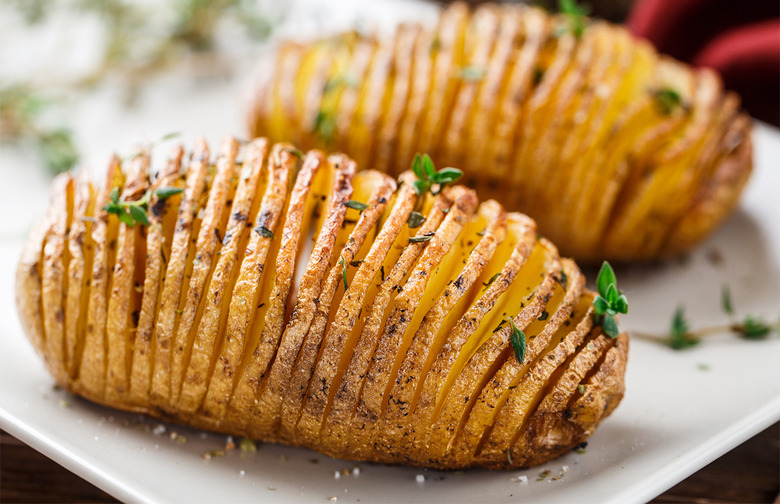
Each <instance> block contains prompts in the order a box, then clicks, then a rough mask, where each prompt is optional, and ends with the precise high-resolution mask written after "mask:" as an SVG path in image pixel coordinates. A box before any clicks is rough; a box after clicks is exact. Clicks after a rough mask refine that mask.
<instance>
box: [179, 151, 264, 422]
mask: <svg viewBox="0 0 780 504" xmlns="http://www.w3.org/2000/svg"><path fill="white" fill-rule="evenodd" d="M234 146H235V147H234ZM230 148H231V149H235V151H237V145H235V144H231V147H230ZM230 152H231V155H232V152H233V151H230ZM267 156H268V141H267V140H266V139H260V140H256V141H254V142H252V143H251V144H250V145H249V147H248V148H247V150H246V159H245V160H244V164H243V168H242V169H241V171H240V175H239V182H238V187H237V189H236V192H235V195H234V196H233V197H232V205H230V208H229V212H228V213H229V214H230V218H229V221H228V223H227V227H226V228H225V234H224V237H223V238H222V247H221V248H220V249H219V254H218V257H217V258H216V264H215V266H214V269H213V271H212V272H211V274H210V278H209V284H208V287H207V289H206V290H205V291H204V296H205V301H203V302H200V303H199V305H200V306H199V309H198V310H199V311H201V310H202V316H201V318H200V321H199V322H198V325H197V330H196V332H195V334H194V339H193V340H192V343H191V350H190V357H189V360H188V361H187V363H186V364H185V366H186V367H185V369H186V371H185V375H184V379H183V380H182V385H181V396H180V398H179V408H180V410H182V411H183V412H185V413H187V414H192V413H194V412H195V411H196V409H198V408H199V407H200V406H201V404H202V402H203V397H204V396H205V395H206V389H207V384H208V381H209V379H210V377H211V373H212V370H213V366H214V362H215V359H214V357H215V356H216V354H218V353H219V343H220V342H221V340H222V334H223V330H224V327H225V324H226V319H227V317H228V310H225V309H223V306H222V305H223V303H225V300H227V299H230V298H231V296H232V294H233V288H234V282H235V280H236V277H237V275H236V274H235V273H234V269H236V268H235V266H236V263H237V262H238V257H239V255H240V254H243V252H244V249H245V247H246V242H247V239H248V237H249V233H250V232H252V230H251V229H250V228H248V227H247V225H246V223H247V222H252V221H253V220H254V219H253V218H252V217H254V212H253V208H256V205H255V204H254V202H255V195H256V194H258V193H262V192H263V191H262V187H260V176H261V174H262V171H263V166H264V165H265V163H266V158H267ZM229 162H230V163H231V164H232V163H233V162H234V161H233V160H232V159H229ZM231 175H232V173H231ZM215 184H216V182H215ZM218 190H219V189H218V188H217V187H214V188H212V194H216V191H218ZM211 201H212V199H211V198H209V203H211ZM208 210H209V209H208V207H207V209H206V212H207V214H208ZM204 222H205V219H204ZM201 232H202V233H203V232H208V231H207V228H206V227H205V226H204V228H202V229H201ZM199 248H200V247H199ZM190 288H192V285H191V286H190ZM204 303H205V306H203V305H204ZM174 355H175V354H174Z"/></svg>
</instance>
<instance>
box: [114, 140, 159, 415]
mask: <svg viewBox="0 0 780 504" xmlns="http://www.w3.org/2000/svg"><path fill="white" fill-rule="evenodd" d="M130 164H131V167H130V174H129V175H128V177H127V180H126V181H125V186H124V188H123V189H122V200H123V201H128V202H130V201H138V200H139V199H141V198H142V197H143V196H144V193H145V192H146V190H147V188H148V187H149V153H148V152H145V151H144V152H140V153H138V154H137V155H136V156H135V157H134V159H133V160H132V161H131V163H130ZM141 233H144V234H145V233H146V230H145V229H144V228H143V226H136V225H135V224H133V225H128V224H126V223H124V222H120V223H119V233H118V235H117V245H116V261H115V264H114V273H113V275H112V276H111V287H110V291H109V296H108V315H107V317H106V340H107V342H108V354H107V376H106V400H107V401H111V402H122V401H124V400H125V396H126V395H127V392H128V390H129V388H130V378H129V375H130V365H131V359H132V355H133V349H132V344H133V340H134V339H135V331H136V326H137V322H138V310H140V300H139V299H138V298H139V296H138V292H136V290H135V287H136V286H138V287H142V286H143V272H144V269H143V268H142V267H140V266H141V265H143V262H141V263H140V265H139V268H138V270H140V272H141V274H140V275H138V274H137V270H136V249H138V250H145V249H146V245H145V241H144V239H143V238H144V237H143V236H141ZM136 241H138V242H139V243H138V244H136Z"/></svg>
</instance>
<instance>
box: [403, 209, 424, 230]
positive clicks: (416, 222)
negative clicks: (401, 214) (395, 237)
mask: <svg viewBox="0 0 780 504" xmlns="http://www.w3.org/2000/svg"><path fill="white" fill-rule="evenodd" d="M423 222H425V216H424V215H423V214H421V213H420V212H414V211H413V212H412V213H410V214H409V219H407V221H406V223H407V224H408V225H409V228H411V229H415V228H418V227H420V226H422V225H423Z"/></svg>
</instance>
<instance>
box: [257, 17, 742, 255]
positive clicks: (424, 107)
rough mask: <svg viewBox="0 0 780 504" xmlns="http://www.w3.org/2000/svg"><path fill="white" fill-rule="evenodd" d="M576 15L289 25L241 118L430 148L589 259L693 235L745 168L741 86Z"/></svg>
mask: <svg viewBox="0 0 780 504" xmlns="http://www.w3.org/2000/svg"><path fill="white" fill-rule="evenodd" d="M566 27H567V25H566V19H565V18H564V17H562V16H561V15H550V14H548V13H546V12H544V11H542V10H541V9H538V8H535V7H524V6H517V5H511V4H501V5H499V4H490V3H487V4H481V5H479V6H478V7H476V8H474V9H473V10H470V9H469V7H467V6H466V5H465V4H464V3H460V2H455V3H453V4H451V5H450V6H448V7H446V8H444V9H443V10H442V12H441V15H440V18H439V21H438V23H437V24H436V25H433V26H422V25H415V24H402V25H400V26H399V27H398V28H397V30H396V32H395V34H394V35H392V36H387V37H380V36H377V35H372V34H369V35H362V34H357V33H355V32H348V33H344V34H341V35H336V36H333V37H330V38H327V39H321V40H316V41H313V42H306V43H302V42H295V41H285V42H284V43H283V44H281V47H280V49H279V51H278V54H277V59H276V63H275V65H276V71H274V72H270V75H271V77H270V78H268V79H266V80H265V81H264V82H262V83H260V85H259V86H258V87H257V88H256V91H255V92H254V93H253V95H252V102H251V103H250V106H249V107H248V108H247V109H248V114H247V125H248V129H249V131H250V133H251V134H253V135H259V134H263V135H268V136H270V138H271V139H272V140H277V141H279V140H292V141H293V142H295V143H297V144H299V145H302V146H303V147H305V148H307V149H308V148H329V149H334V148H335V149H340V150H343V151H345V152H348V153H350V155H351V156H353V158H354V159H355V160H357V162H358V164H359V165H360V166H364V167H370V168H373V169H377V170H380V171H386V172H388V173H390V174H393V175H397V174H399V173H401V172H402V171H404V170H406V169H407V168H408V167H409V163H410V162H411V160H412V158H413V156H414V155H415V153H416V152H427V153H429V154H430V155H431V156H432V158H433V160H434V161H435V162H436V164H437V165H441V166H447V165H449V166H457V167H459V168H461V169H462V170H463V171H464V173H465V175H466V177H465V178H464V180H463V181H462V183H465V184H466V185H469V186H471V187H472V188H473V189H475V190H476V191H477V194H478V195H479V197H480V198H481V199H489V198H494V199H496V200H498V201H499V202H500V203H502V204H503V205H504V206H505V207H507V210H509V211H521V212H524V213H526V214H528V215H529V216H531V217H532V218H534V219H535V220H536V221H537V223H538V225H539V229H540V231H541V232H542V233H543V234H544V235H545V236H548V237H550V239H552V240H553V241H554V242H555V243H556V245H557V246H558V247H559V248H560V250H561V252H562V254H563V255H565V256H570V257H574V258H575V259H577V260H578V261H580V262H589V263H593V262H599V261H601V260H602V259H608V260H611V261H613V262H632V261H651V260H655V259H659V258H666V257H669V256H674V255H677V254H680V253H683V252H685V251H687V250H689V249H691V248H692V247H694V246H696V245H697V244H698V243H699V242H701V241H702V240H703V239H704V238H705V237H707V236H708V235H709V234H710V233H712V231H713V230H714V229H715V228H716V227H717V226H718V224H719V223H720V222H722V221H723V219H724V218H725V217H726V216H727V215H728V214H729V213H730V212H731V211H732V209H733V208H734V206H735V205H736V203H737V201H738V199H739V196H740V194H741V192H742V189H743V187H744V185H745V181H746V180H747V179H748V177H749V175H750V173H751V171H752V165H753V160H752V157H753V154H752V144H751V141H750V134H751V131H750V130H751V126H750V120H749V118H748V116H747V115H746V114H745V113H743V112H741V111H740V110H739V97H738V96H736V95H735V94H734V93H731V92H726V91H724V89H723V85H722V83H721V80H720V78H719V77H718V76H717V75H715V74H714V72H712V71H711V70H708V69H705V68H695V69H694V68H691V67H688V66H686V65H684V64H682V63H680V62H677V61H675V60H673V59H671V58H668V57H665V56H662V55H659V54H658V53H657V52H656V51H655V50H654V49H653V48H652V47H651V46H650V45H649V44H648V43H647V42H645V41H642V40H638V39H636V38H635V37H633V36H632V35H631V34H630V33H629V32H628V31H626V30H625V29H624V28H623V27H619V26H616V25H611V24H609V23H606V22H602V21H598V20H590V21H589V22H588V25H587V27H586V29H585V30H584V32H583V34H582V35H581V36H580V37H575V36H574V35H573V34H572V33H571V32H570V31H568V30H567V28H566ZM369 60H370V64H368V65H367V64H366V62H367V61H369ZM300 62H305V64H299V63H300ZM314 62H316V64H315V63H314ZM291 83H294V84H295V85H294V86H293V85H292V84H291ZM670 97H671V101H669V100H670ZM296 104H304V105H296ZM727 111H728V112H727Z"/></svg>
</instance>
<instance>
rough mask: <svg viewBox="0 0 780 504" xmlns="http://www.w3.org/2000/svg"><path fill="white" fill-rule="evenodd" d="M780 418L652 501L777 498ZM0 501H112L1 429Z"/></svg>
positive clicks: (708, 503) (703, 503) (711, 503)
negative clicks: (777, 421) (778, 421)
mask: <svg viewBox="0 0 780 504" xmlns="http://www.w3.org/2000/svg"><path fill="white" fill-rule="evenodd" d="M778 493H780V423H777V424H775V425H773V426H772V427H770V428H768V429H766V430H765V431H763V432H761V433H760V434H758V435H757V436H755V437H754V438H752V439H750V440H748V441H747V442H745V443H744V444H742V445H740V446H738V447H737V448H735V449H733V450H732V451H730V452H729V453H727V454H726V455H724V456H722V457H721V458H719V459H717V460H716V461H714V462H712V463H711V464H710V465H708V466H707V467H705V468H704V469H702V470H700V471H699V472H697V473H695V474H693V475H692V476H691V477H689V478H688V479H686V480H685V481H683V482H682V483H680V484H678V485H677V486H675V487H673V488H671V489H670V490H669V491H667V492H665V493H664V494H662V495H660V496H659V497H658V498H657V499H655V500H653V501H652V502H654V503H671V502H689V503H698V504H714V503H732V502H747V503H753V502H767V503H772V502H774V503H779V502H780V501H778ZM0 502H3V503H27V502H36V503H43V502H58V503H59V502H84V503H93V502H117V501H116V499H114V498H112V497H111V496H110V495H108V494H107V493H105V492H103V491H101V490H100V489H98V488H96V487H94V486H93V485H91V484H89V483H88V482H86V481H84V480H82V479H81V478H79V477H78V476H76V475H75V474H73V473H71V472H70V471H68V470H66V469H64V468H62V467H61V466H59V465H58V464H56V463H55V462H52V461H51V460H49V459H47V458H46V457H45V456H43V455H41V454H40V453H38V452H37V451H35V450H33V449H32V448H30V447H28V446H27V445H25V444H24V443H22V442H21V441H19V440H17V439H16V438H14V437H12V436H11V435H9V434H7V433H5V432H2V431H0Z"/></svg>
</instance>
